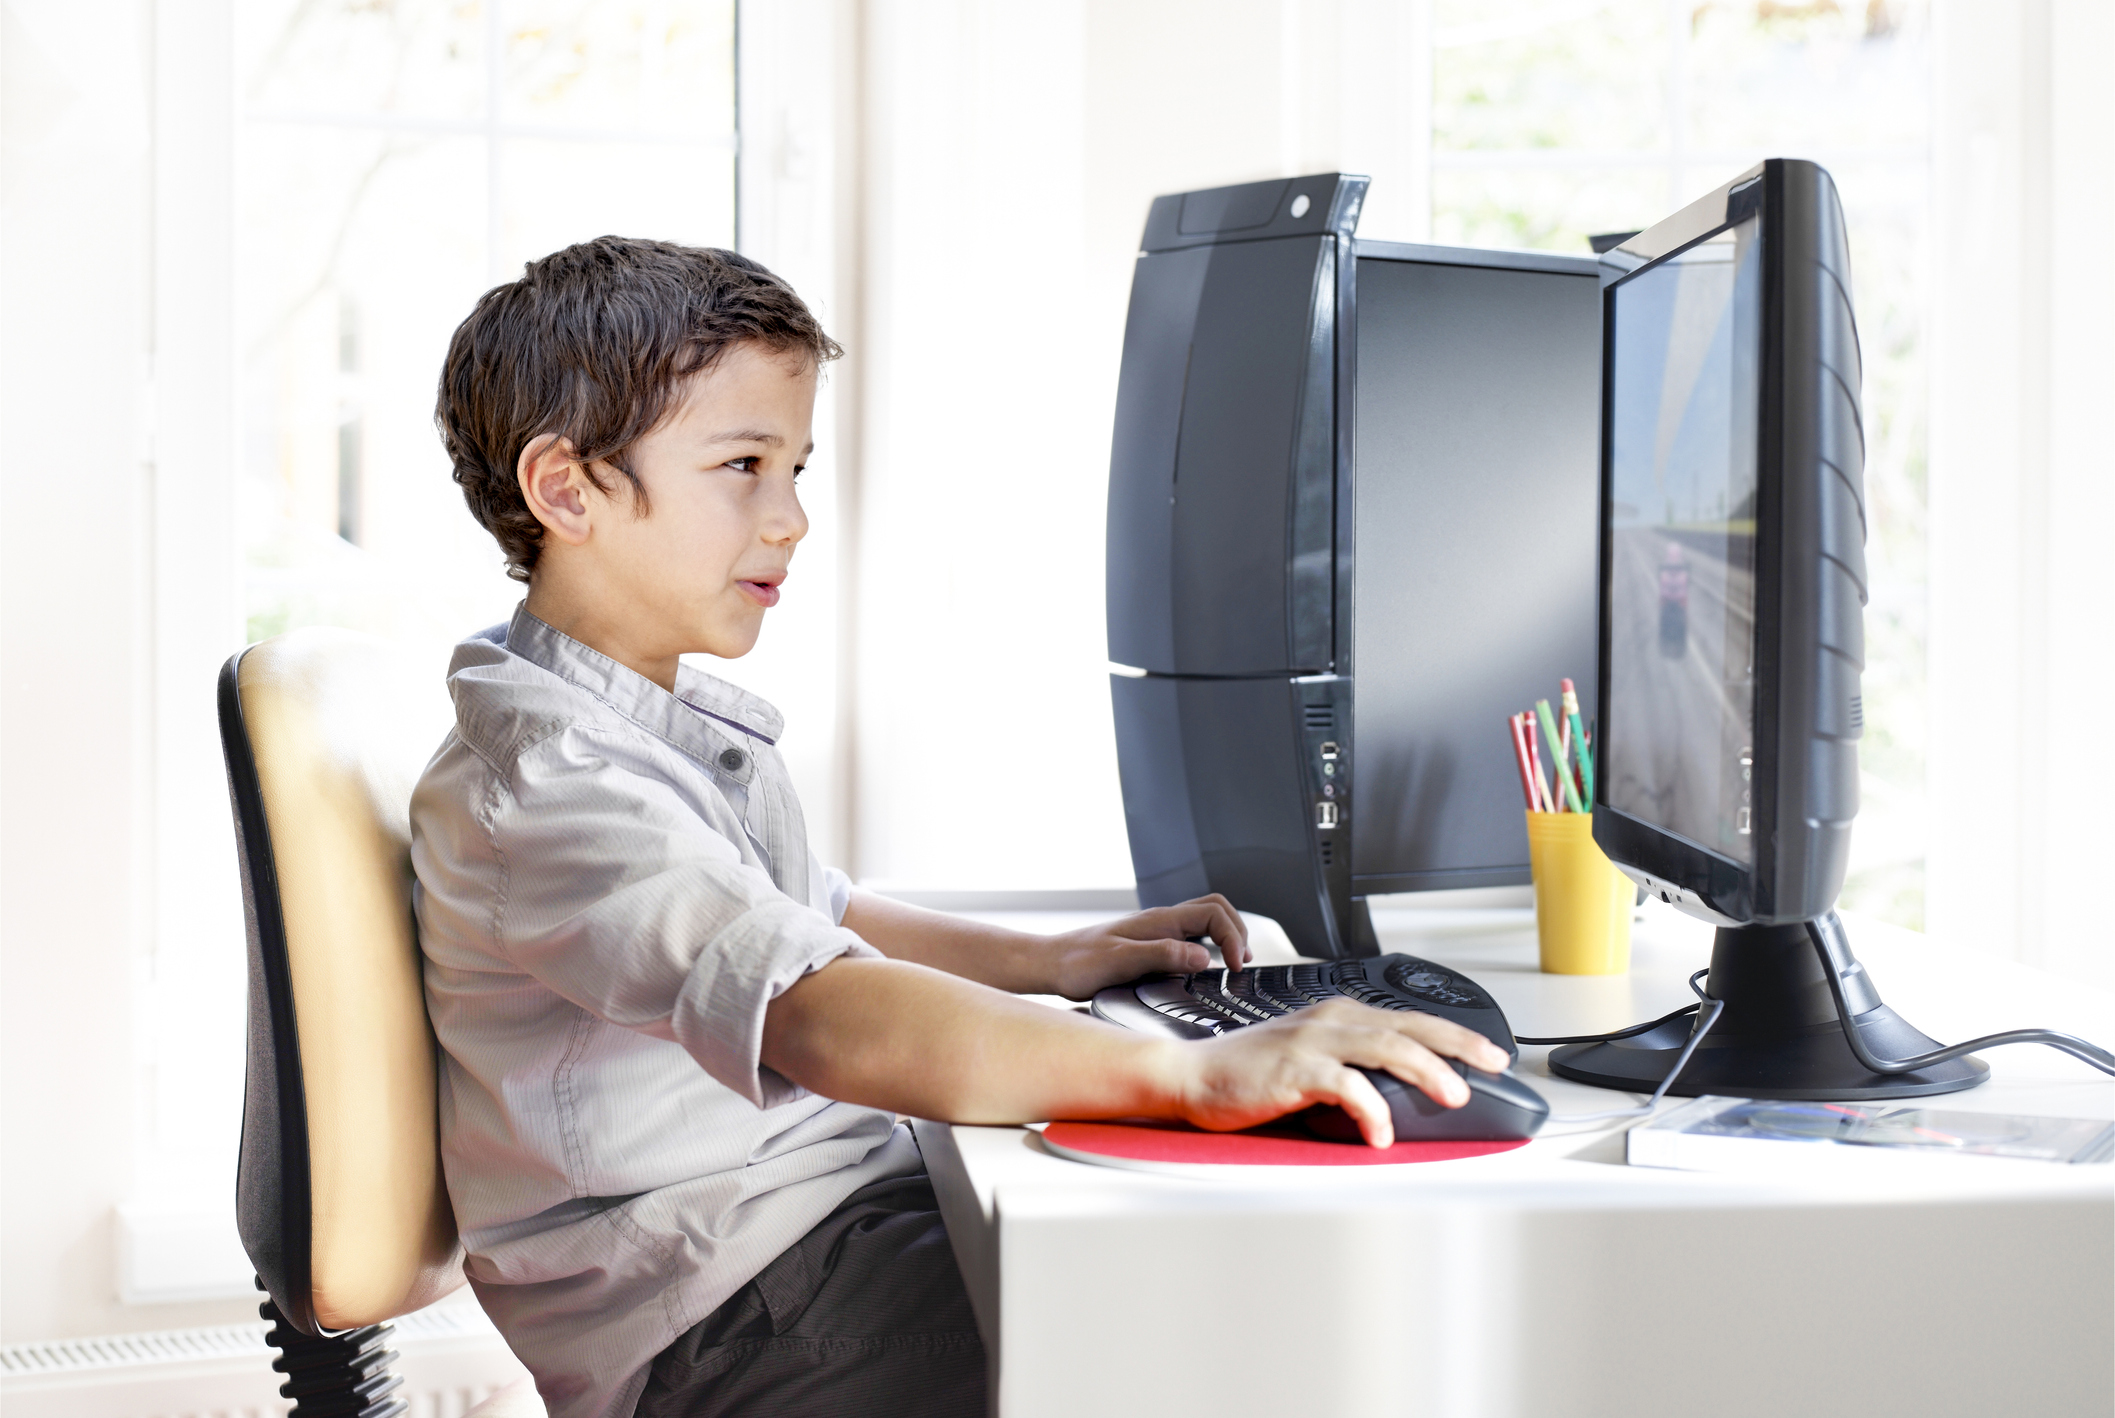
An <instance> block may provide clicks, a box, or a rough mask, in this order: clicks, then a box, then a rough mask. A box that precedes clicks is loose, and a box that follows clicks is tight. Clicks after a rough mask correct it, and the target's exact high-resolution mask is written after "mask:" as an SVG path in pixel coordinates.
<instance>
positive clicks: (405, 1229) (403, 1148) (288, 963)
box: [220, 629, 463, 1333]
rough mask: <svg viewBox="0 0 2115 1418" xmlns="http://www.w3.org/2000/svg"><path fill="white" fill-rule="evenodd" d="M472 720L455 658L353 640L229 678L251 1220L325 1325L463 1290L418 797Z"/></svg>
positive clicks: (367, 1320) (322, 635)
mask: <svg viewBox="0 0 2115 1418" xmlns="http://www.w3.org/2000/svg"><path fill="white" fill-rule="evenodd" d="M451 721H452V715H451V713H450V710H449V705H448V699H447V695H446V693H445V690H444V687H443V684H442V680H441V674H440V667H439V666H437V665H436V666H429V667H426V669H425V672H424V673H423V674H421V673H418V672H416V671H414V670H413V669H412V668H411V667H409V666H407V665H406V664H405V662H404V660H403V658H402V657H401V656H400V655H399V654H397V653H396V652H395V651H394V650H393V649H392V648H391V647H390V646H389V645H388V644H387V643H386V642H384V641H382V640H378V639H376V638H375V637H373V636H369V635H360V634H356V633H354V632H352V631H345V630H326V629H312V630H299V631H295V632H292V633H291V634H287V635H281V636H278V637H275V638H274V639H271V640H266V641H263V642H261V643H259V644H256V645H252V646H250V647H249V648H248V649H247V650H244V651H242V652H241V653H239V654H237V655H235V656H234V657H233V658H232V659H230V660H229V661H228V663H227V665H226V667H225V668H224V669H223V670H222V671H221V677H220V731H221V744H222V747H223V749H224V750H225V752H226V754H227V763H228V785H229V794H230V797H231V798H232V800H233V806H234V811H235V827H236V834H237V837H238V843H239V849H240V850H239V856H240V858H241V862H242V887H243V898H244V906H245V911H246V914H247V916H248V921H249V955H250V999H249V1060H248V1076H247V1087H246V1090H245V1096H244V1100H243V1122H242V1160H241V1169H240V1174H239V1177H240V1179H239V1182H238V1185H237V1198H236V1210H237V1221H238V1224H239V1229H240V1231H241V1233H242V1240H243V1245H244V1248H245V1249H246V1250H247V1251H248V1252H249V1255H250V1260H251V1262H252V1263H253V1264H254V1265H255V1266H256V1267H257V1273H258V1276H259V1278H260V1279H261V1280H262V1281H263V1282H264V1285H265V1288H266V1289H267V1290H269V1291H270V1292H271V1295H272V1299H273V1300H274V1301H276V1302H277V1304H278V1306H279V1308H280V1311H281V1312H282V1313H283V1314H284V1315H285V1316H286V1317H287V1318H288V1319H289V1320H291V1321H292V1322H293V1323H294V1324H295V1325H296V1326H297V1327H298V1328H300V1329H302V1330H305V1331H308V1332H310V1333H326V1332H330V1331H336V1330H344V1329H351V1328H355V1327H357V1326H360V1325H367V1324H373V1323H376V1322H379V1321H381V1320H385V1319H388V1318H390V1317H392V1316H394V1315H398V1314H402V1313H404V1312H406V1311H409V1310H413V1309H416V1308H419V1307H420V1306H422V1305H425V1304H428V1303H431V1302H432V1301H433V1300H436V1299H438V1298H440V1297H441V1296H442V1295H445V1294H447V1293H448V1292H449V1291H451V1290H453V1289H455V1288H456V1287H457V1286H459V1285H461V1284H462V1283H463V1278H462V1263H461V1261H462V1253H461V1248H460V1246H459V1245H458V1244H457V1241H456V1233H455V1218H454V1215H453V1213H452V1212H451V1211H450V1209H449V1206H448V1195H447V1191H446V1188H445V1186H444V1183H443V1181H442V1177H441V1170H440V1149H439V1122H438V1105H437V1099H436V1094H435V1079H436V1072H435V1050H434V1042H433V1032H432V1028H431V1026H430V1025H429V1024H428V1022H427V1018H426V1002H425V994H424V991H423V989H422V986H421V981H420V963H419V954H418V944H417V940H416V937H415V934H414V929H413V924H412V915H411V895H410V889H411V861H410V845H411V823H410V804H411V790H412V787H413V785H414V784H415V783H416V782H417V780H418V775H419V773H420V771H421V770H422V769H423V767H424V766H425V763H426V760H427V758H428V757H429V756H430V755H431V754H432V752H433V751H434V749H435V748H437V747H438V746H439V744H440V741H441V738H442V736H443V735H444V734H445V733H446V731H447V727H448V725H449V723H450V722H451Z"/></svg>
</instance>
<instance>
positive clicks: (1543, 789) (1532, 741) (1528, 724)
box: [1514, 709, 1557, 812]
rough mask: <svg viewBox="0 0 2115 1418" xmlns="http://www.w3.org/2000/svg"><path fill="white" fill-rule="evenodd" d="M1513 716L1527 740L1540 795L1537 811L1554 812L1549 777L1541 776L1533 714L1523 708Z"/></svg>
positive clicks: (1540, 762)
mask: <svg viewBox="0 0 2115 1418" xmlns="http://www.w3.org/2000/svg"><path fill="white" fill-rule="evenodd" d="M1514 717H1515V718H1516V719H1517V720H1518V721H1519V723H1520V733H1521V736H1522V737H1523V738H1525V739H1526V740H1527V746H1528V762H1529V763H1530V764H1532V765H1534V769H1535V791H1536V792H1538V793H1540V794H1541V795H1542V801H1541V803H1540V804H1539V806H1538V807H1537V811H1539V812H1555V811H1556V810H1557V804H1556V802H1555V800H1553V799H1552V798H1551V797H1550V784H1549V779H1547V778H1545V777H1543V776H1542V744H1541V742H1540V740H1539V739H1538V738H1537V736H1536V734H1535V716H1534V715H1533V714H1531V713H1529V712H1528V711H1527V710H1525V709H1523V710H1521V711H1520V713H1518V714H1517V715H1515V716H1514Z"/></svg>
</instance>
